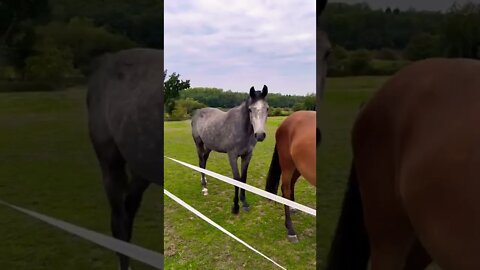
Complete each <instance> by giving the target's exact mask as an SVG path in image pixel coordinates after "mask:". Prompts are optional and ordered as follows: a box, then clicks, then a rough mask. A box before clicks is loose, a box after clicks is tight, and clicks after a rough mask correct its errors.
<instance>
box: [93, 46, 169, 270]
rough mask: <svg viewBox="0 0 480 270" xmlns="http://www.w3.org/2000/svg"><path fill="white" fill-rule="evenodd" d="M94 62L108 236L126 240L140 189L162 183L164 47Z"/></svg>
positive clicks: (125, 262)
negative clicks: (109, 226)
mask: <svg viewBox="0 0 480 270" xmlns="http://www.w3.org/2000/svg"><path fill="white" fill-rule="evenodd" d="M96 64H97V67H96V70H95V72H94V74H93V75H92V76H91V79H90V83H89V87H88V94H87V106H88V126H89V131H90V138H91V141H92V144H93V147H94V149H95V152H96V154H97V158H98V161H99V163H100V168H101V171H102V175H103V184H104V187H105V192H106V194H107V197H108V201H109V203H110V208H111V229H112V234H113V236H114V237H115V238H118V239H121V240H124V241H130V239H131V237H132V227H133V220H134V218H135V214H136V212H137V210H138V208H139V206H140V203H141V200H142V194H143V192H144V191H145V189H146V188H147V187H148V186H149V184H150V183H156V184H158V185H160V186H162V187H163V82H164V75H163V51H161V50H154V49H130V50H124V51H120V52H117V53H115V54H107V55H105V56H103V57H102V58H100V59H99V60H98V61H97V63H96ZM127 167H128V172H129V174H130V177H128V174H127ZM128 178H130V180H129V179H128ZM159 245H163V241H162V243H159ZM118 255H119V259H120V269H121V270H126V269H128V268H129V259H128V257H126V256H124V255H122V254H118Z"/></svg>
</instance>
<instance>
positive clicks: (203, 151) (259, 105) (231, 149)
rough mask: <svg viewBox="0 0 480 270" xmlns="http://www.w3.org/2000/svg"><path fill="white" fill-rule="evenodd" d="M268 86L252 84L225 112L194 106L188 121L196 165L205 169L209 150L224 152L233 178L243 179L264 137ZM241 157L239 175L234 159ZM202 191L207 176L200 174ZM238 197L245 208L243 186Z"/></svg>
mask: <svg viewBox="0 0 480 270" xmlns="http://www.w3.org/2000/svg"><path fill="white" fill-rule="evenodd" d="M267 94H268V88H267V86H266V85H264V86H263V89H262V91H256V90H255V88H254V87H253V86H252V87H251V88H250V93H249V95H248V97H247V99H246V100H245V101H244V102H242V104H240V105H239V106H237V107H234V108H232V109H230V110H228V111H227V112H224V111H221V110H219V109H216V108H203V109H199V110H196V111H195V113H194V115H193V117H192V121H191V126H192V137H193V141H194V142H195V146H196V149H197V154H198V160H199V166H200V167H201V168H203V169H205V167H206V165H207V159H208V156H209V155H210V152H211V151H216V152H219V153H227V155H228V161H229V162H230V167H231V169H232V174H233V178H234V179H235V180H239V181H241V182H242V183H246V182H247V171H248V164H249V163H250V160H251V158H252V153H253V149H254V148H255V145H256V144H257V142H262V141H263V140H264V139H265V137H266V133H265V122H266V121H267V116H268V103H267V101H266V99H265V97H266V96H267ZM238 157H240V158H241V161H242V162H241V175H240V174H239V172H238V165H237V160H238ZM200 181H201V184H202V192H203V195H208V189H207V179H206V178H205V174H204V173H202V174H201V178H200ZM238 189H239V188H238V187H235V197H234V199H233V207H232V213H233V214H238V213H239V209H240V207H239V205H238ZM240 200H241V201H242V207H243V209H244V210H245V211H248V210H249V205H248V203H247V200H246V198H245V190H244V189H241V190H240Z"/></svg>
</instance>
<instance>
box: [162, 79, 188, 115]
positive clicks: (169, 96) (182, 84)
mask: <svg viewBox="0 0 480 270" xmlns="http://www.w3.org/2000/svg"><path fill="white" fill-rule="evenodd" d="M164 78H167V70H165V72H164ZM164 86H165V90H164V91H165V100H164V104H165V110H166V111H167V113H171V112H172V111H173V109H174V108H175V100H176V99H178V98H179V97H180V92H181V91H183V90H185V89H188V88H190V80H186V81H183V80H180V74H177V73H175V72H173V73H172V74H170V77H169V78H168V80H166V81H165V83H164Z"/></svg>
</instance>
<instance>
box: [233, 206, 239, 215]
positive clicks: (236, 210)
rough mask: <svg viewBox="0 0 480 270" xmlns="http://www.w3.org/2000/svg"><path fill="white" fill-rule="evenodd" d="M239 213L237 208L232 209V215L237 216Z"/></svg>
mask: <svg viewBox="0 0 480 270" xmlns="http://www.w3.org/2000/svg"><path fill="white" fill-rule="evenodd" d="M239 211H240V207H238V206H234V207H232V214H234V215H238V212H239Z"/></svg>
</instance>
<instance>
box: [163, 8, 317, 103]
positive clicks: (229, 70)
mask: <svg viewBox="0 0 480 270" xmlns="http://www.w3.org/2000/svg"><path fill="white" fill-rule="evenodd" d="M315 2H316V1H312V0H236V1H225V0H183V1H165V3H164V5H165V6H164V9H165V10H164V12H165V15H164V16H165V32H164V33H165V51H164V53H165V68H166V69H167V70H168V74H171V73H172V72H177V73H179V74H180V75H181V77H180V78H181V79H189V80H190V84H191V87H217V88H223V89H224V90H232V91H238V92H248V91H249V89H250V87H251V86H254V87H255V89H257V90H261V89H262V87H263V85H267V86H268V89H269V92H271V93H282V94H297V95H305V94H307V93H315V87H316V76H315V50H316V47H315V35H316V13H315V11H316V6H315Z"/></svg>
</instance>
